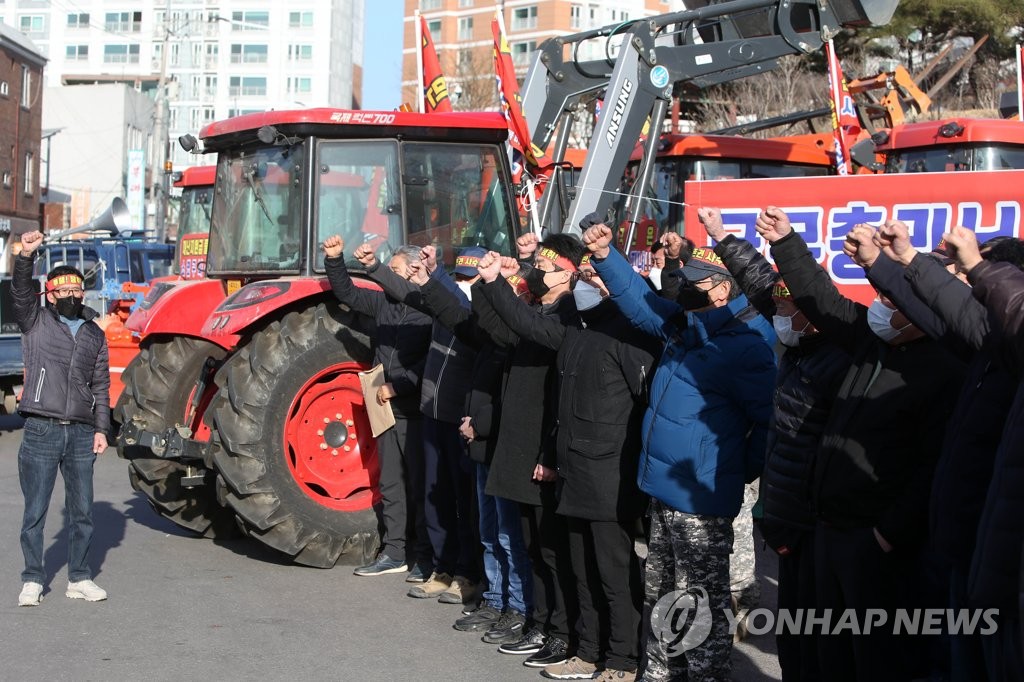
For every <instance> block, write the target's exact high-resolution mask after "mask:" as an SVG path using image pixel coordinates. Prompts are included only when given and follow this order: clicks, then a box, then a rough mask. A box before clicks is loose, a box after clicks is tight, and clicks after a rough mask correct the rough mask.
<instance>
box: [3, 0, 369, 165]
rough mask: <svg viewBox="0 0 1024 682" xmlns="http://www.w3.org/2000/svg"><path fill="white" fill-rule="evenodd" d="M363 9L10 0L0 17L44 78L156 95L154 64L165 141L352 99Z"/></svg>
mask: <svg viewBox="0 0 1024 682" xmlns="http://www.w3.org/2000/svg"><path fill="white" fill-rule="evenodd" d="M363 10H364V3H363V2H362V1H361V0H290V1H289V2H286V3H283V2H275V1H274V0H134V2H129V1H127V0H74V2H59V3H58V2H49V1H48V0H13V1H9V2H6V3H0V18H2V19H3V20H4V22H5V23H7V24H8V25H9V26H11V27H14V28H15V29H20V30H21V31H22V32H24V33H25V34H26V35H27V36H28V37H29V38H30V39H31V40H32V41H33V42H34V43H35V44H36V45H38V46H39V49H40V50H41V51H42V52H43V53H44V54H45V55H46V56H47V57H48V58H49V64H48V66H47V69H46V74H45V79H46V85H48V86H60V85H73V84H83V83H89V84H95V83H127V84H129V85H130V86H131V87H133V88H135V89H137V90H140V91H142V92H144V93H148V94H150V95H151V96H152V97H153V98H154V99H155V100H158V99H159V97H158V96H159V94H160V92H159V90H160V89H159V87H158V86H159V84H160V82H161V76H163V79H164V81H165V82H166V90H165V91H166V95H167V100H166V101H167V105H168V106H167V108H166V109H165V111H166V114H165V115H166V124H167V128H168V133H169V135H168V137H169V140H172V141H173V140H176V139H177V138H178V136H180V135H182V134H185V133H193V134H195V133H198V131H199V129H200V128H201V127H202V126H204V125H205V124H207V123H209V122H211V121H214V120H219V119H222V118H227V117H229V116H233V115H236V114H240V113H247V112H253V111H264V110H267V109H280V108H301V107H314V106H336V107H345V108H357V107H358V106H359V101H360V93H361V91H362V54H363ZM158 111H160V109H159V107H156V108H154V112H155V113H154V119H156V118H159V114H157V113H156V112H158ZM154 122H155V121H154ZM146 152H147V153H146V159H147V164H148V163H149V162H150V160H151V159H154V158H155V159H157V161H159V159H160V158H162V157H161V155H159V154H157V155H154V150H153V147H152V143H151V142H150V143H149V144H148V145H147V150H146ZM170 152H171V154H172V156H171V159H172V161H173V162H174V163H175V166H177V167H180V166H185V165H192V164H194V163H195V159H194V158H189V157H188V156H187V155H186V154H185V153H184V152H183V151H182V150H180V149H179V148H178V145H177V144H171V145H170Z"/></svg>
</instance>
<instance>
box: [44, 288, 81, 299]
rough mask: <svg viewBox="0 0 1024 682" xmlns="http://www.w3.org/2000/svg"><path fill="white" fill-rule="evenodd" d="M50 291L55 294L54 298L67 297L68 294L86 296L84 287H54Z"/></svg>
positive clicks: (78, 296)
mask: <svg viewBox="0 0 1024 682" xmlns="http://www.w3.org/2000/svg"><path fill="white" fill-rule="evenodd" d="M50 293H51V294H53V296H54V298H67V297H68V296H74V297H75V298H82V297H83V296H85V290H84V289H54V290H53V291H51V292H50Z"/></svg>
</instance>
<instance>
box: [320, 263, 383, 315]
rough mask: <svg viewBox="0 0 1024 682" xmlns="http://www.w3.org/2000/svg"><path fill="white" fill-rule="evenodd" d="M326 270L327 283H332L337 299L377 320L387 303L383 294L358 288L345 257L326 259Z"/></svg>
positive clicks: (332, 289)
mask: <svg viewBox="0 0 1024 682" xmlns="http://www.w3.org/2000/svg"><path fill="white" fill-rule="evenodd" d="M324 268H326V270H327V281H328V282H330V283H331V291H333V292H334V297H335V298H336V299H338V300H339V301H341V302H342V303H344V304H345V305H347V306H348V307H349V308H352V309H353V310H355V311H356V312H359V313H363V314H364V315H369V316H370V317H372V318H374V319H376V317H377V315H379V314H380V311H381V309H382V308H383V307H384V305H385V303H386V302H385V300H384V294H383V293H381V292H379V291H371V290H369V289H363V288H362V287H357V286H356V285H355V283H354V282H353V281H352V276H351V275H350V274H349V272H348V268H347V267H345V257H344V256H337V257H336V258H332V257H330V256H327V257H326V258H324Z"/></svg>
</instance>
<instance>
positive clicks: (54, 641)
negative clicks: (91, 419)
mask: <svg viewBox="0 0 1024 682" xmlns="http://www.w3.org/2000/svg"><path fill="white" fill-rule="evenodd" d="M20 443H21V431H20V420H18V419H17V418H14V417H0V538H2V542H3V546H4V547H5V548H6V549H5V551H3V552H0V572H2V574H3V575H5V576H7V577H6V579H4V580H2V581H0V587H2V590H3V591H2V593H0V643H2V644H0V647H2V650H3V658H2V664H0V679H5V680H48V681H53V680H75V681H76V682H77V681H80V680H81V681H84V680H97V681H99V680H103V681H109V680H137V679H141V678H143V677H145V678H146V679H148V680H153V681H161V680H181V679H208V680H243V679H252V678H256V679H272V680H276V679H288V680H314V679H345V680H361V681H363V680H365V681H374V680H388V681H391V680H398V679H413V680H425V681H431V680H438V681H442V680H443V681H461V680H466V681H470V680H472V681H483V680H510V681H517V680H524V681H525V680H530V681H533V680H538V679H542V678H540V677H539V675H538V674H537V672H535V671H532V670H530V669H528V668H524V667H523V666H522V665H521V661H522V659H521V658H518V657H513V656H505V655H502V654H499V653H497V652H496V650H495V648H494V647H493V646H491V645H487V644H483V643H482V642H480V641H479V638H478V636H475V635H473V634H471V633H463V632H457V631H455V630H453V629H452V627H451V624H452V622H454V620H455V619H456V618H457V617H458V616H459V613H460V610H459V608H458V607H456V606H449V605H444V604H438V603H437V602H434V601H421V600H416V599H410V598H408V597H406V596H405V590H406V587H407V585H406V583H405V582H404V580H403V576H402V575H389V576H382V577H379V578H357V577H355V576H353V575H352V574H351V572H350V571H349V570H347V569H345V568H338V569H334V570H318V569H312V568H305V567H301V566H295V565H292V564H289V563H285V562H283V561H282V560H281V559H280V557H279V555H277V554H275V553H273V552H271V551H270V550H266V549H264V548H263V547H262V546H260V545H257V544H255V543H252V542H250V541H247V540H236V541H230V542H218V543H214V542H211V541H209V540H204V539H201V538H197V537H195V536H193V535H192V534H190V533H188V532H186V531H184V530H181V529H179V528H178V527H177V526H175V525H174V524H172V523H170V522H169V521H165V520H163V519H161V518H160V517H159V516H157V515H156V514H155V513H154V512H153V511H152V510H151V509H150V508H149V506H148V504H147V503H146V502H145V500H144V499H143V498H142V497H141V496H140V495H139V494H137V493H135V492H134V491H133V490H132V489H131V486H130V485H129V483H128V474H127V465H126V464H125V462H124V461H123V460H121V459H118V457H117V455H116V454H115V453H114V451H113V449H110V450H108V451H107V452H106V453H105V454H103V455H101V456H100V457H99V459H98V460H97V465H96V476H95V489H96V494H95V500H96V502H95V507H94V521H95V524H96V532H95V535H94V537H93V547H92V555H91V561H92V565H93V567H94V570H95V572H96V582H97V583H98V584H99V585H100V586H101V587H103V588H105V589H106V590H107V591H108V592H109V593H110V598H109V600H107V601H105V602H99V603H87V602H83V601H79V600H71V599H67V598H66V597H65V596H64V588H65V584H66V582H67V570H66V565H65V564H66V559H67V531H66V530H65V529H64V523H63V506H64V494H63V488H62V485H63V484H62V482H61V480H60V479H58V482H57V489H56V490H55V492H54V495H53V502H52V504H51V507H50V512H49V516H48V518H47V524H46V534H45V537H46V544H45V548H46V549H45V567H46V572H47V586H46V591H45V592H44V598H43V603H42V604H41V605H40V606H39V607H36V608H19V607H18V606H17V596H18V592H19V590H20V589H21V582H20V572H21V569H22V556H21V549H20V547H19V544H18V532H19V529H20V525H21V514H22V499H21V490H20V487H19V484H18V469H17V451H18V446H19V444H20ZM758 564H759V571H758V572H759V574H761V575H762V576H764V575H765V573H766V571H765V570H764V569H765V567H766V566H767V567H770V571H767V572H768V574H769V575H770V576H774V573H775V561H774V558H773V557H772V556H771V555H770V554H768V553H765V552H761V553H760V554H759V555H758ZM762 583H763V585H762V591H763V598H762V601H763V602H764V603H763V604H762V605H764V606H773V605H774V600H775V581H774V578H773V577H764V578H763V579H762ZM733 670H734V673H733V677H734V679H736V680H744V681H746V680H749V681H760V680H773V679H774V680H777V679H780V675H779V668H778V663H777V660H776V657H775V642H774V639H773V638H772V637H770V636H760V637H748V638H747V639H746V640H744V641H743V642H742V643H741V644H740V645H738V646H737V647H736V648H735V649H734V652H733Z"/></svg>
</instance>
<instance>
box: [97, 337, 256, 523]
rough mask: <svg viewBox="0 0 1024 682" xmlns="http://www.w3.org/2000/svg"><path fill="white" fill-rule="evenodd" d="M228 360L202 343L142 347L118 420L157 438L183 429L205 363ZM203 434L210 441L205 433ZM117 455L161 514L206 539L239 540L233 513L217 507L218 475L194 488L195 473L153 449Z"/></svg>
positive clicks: (127, 375) (122, 448)
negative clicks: (188, 481)
mask: <svg viewBox="0 0 1024 682" xmlns="http://www.w3.org/2000/svg"><path fill="white" fill-rule="evenodd" d="M224 355H225V352H224V349H222V348H220V347H219V346H217V345H215V344H212V343H210V342H208V341H203V340H202V339H193V338H188V337H171V338H167V339H160V340H157V341H152V342H143V344H142V348H141V350H140V352H139V354H138V355H137V356H136V357H135V359H133V360H132V362H131V363H130V364H129V365H128V367H127V368H125V371H124V375H123V377H124V385H125V388H124V392H123V393H122V394H121V397H120V398H119V399H118V401H117V406H116V407H115V408H114V418H115V419H116V420H117V421H118V422H119V423H122V424H124V423H126V422H127V421H128V420H130V419H136V420H137V421H140V422H141V423H142V424H143V425H144V427H145V429H146V430H147V431H152V432H156V433H160V432H163V431H165V430H166V429H169V428H172V427H174V426H179V425H184V422H185V416H186V414H187V412H188V408H189V404H190V402H191V400H192V394H193V391H194V390H195V386H196V381H197V379H198V378H199V375H200V372H201V371H202V369H203V365H204V364H205V362H206V359H207V358H211V357H212V358H214V359H215V360H220V359H221V358H223V357H224ZM203 428H204V429H205V426H204V427H203ZM198 435H199V437H200V438H201V439H206V438H208V434H206V433H203V434H198ZM117 452H118V454H119V455H121V456H122V457H125V458H127V459H128V479H129V481H131V484H132V487H133V488H134V489H135V490H137V491H139V492H141V493H142V494H144V495H145V496H146V499H147V500H148V501H149V503H150V506H152V507H153V509H154V510H155V511H156V512H157V513H158V514H160V515H161V516H164V517H166V518H168V519H170V520H171V521H173V522H174V523H176V524H178V525H179V526H182V527H184V528H188V529H189V530H192V531H194V532H196V533H199V534H200V535H203V536H205V537H217V538H226V537H235V536H237V535H238V526H237V524H236V523H235V518H234V516H235V515H234V512H233V511H231V510H230V509H227V508H225V507H223V506H222V505H220V504H219V503H218V502H217V494H216V487H215V482H216V481H215V476H216V474H215V472H212V471H211V472H209V473H208V474H207V476H206V480H205V483H204V484H203V485H200V486H195V487H191V488H189V487H185V486H183V485H182V484H181V480H182V478H183V477H184V476H187V475H189V474H190V473H191V472H190V471H189V468H188V467H187V466H186V465H184V464H182V463H181V462H177V461H174V460H168V459H161V458H157V457H154V456H153V453H152V452H151V451H150V450H149V449H148V448H145V447H142V446H138V445H135V446H132V445H124V444H123V443H120V442H118V444H117Z"/></svg>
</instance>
